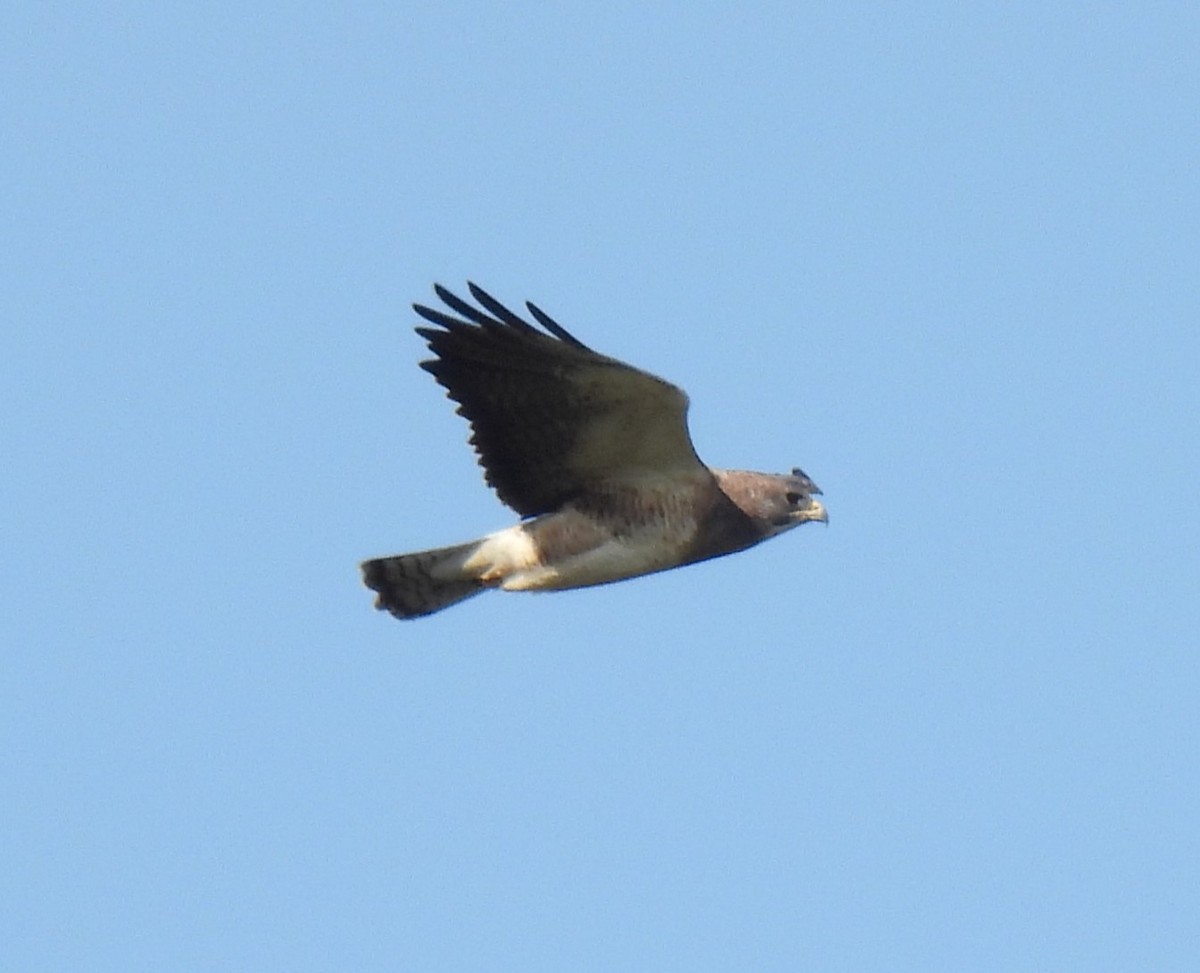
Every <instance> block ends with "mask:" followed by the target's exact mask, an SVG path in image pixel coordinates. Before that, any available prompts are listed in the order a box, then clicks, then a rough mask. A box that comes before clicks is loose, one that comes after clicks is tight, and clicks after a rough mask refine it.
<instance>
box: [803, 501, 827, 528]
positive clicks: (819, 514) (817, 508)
mask: <svg viewBox="0 0 1200 973" xmlns="http://www.w3.org/2000/svg"><path fill="white" fill-rule="evenodd" d="M810 520H819V521H820V522H821V523H823V524H828V523H829V511H828V510H826V509H825V504H823V503H821V501H820V500H813V501H812V502H811V503H809V505H808V509H807V510H805V511H804V513H803V514H802V515H801V520H800V522H801V523H805V524H806V523H808V522H809V521H810Z"/></svg>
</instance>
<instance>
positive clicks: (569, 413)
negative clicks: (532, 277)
mask: <svg viewBox="0 0 1200 973" xmlns="http://www.w3.org/2000/svg"><path fill="white" fill-rule="evenodd" d="M468 286H469V287H470V288H471V294H472V295H473V296H474V298H475V300H476V301H478V302H479V305H480V307H482V308H483V310H480V309H479V308H476V307H473V306H472V305H470V304H468V303H467V302H466V301H464V300H462V299H460V298H458V297H455V296H454V295H453V294H451V293H450V292H449V291H448V290H446V289H445V288H444V287H441V286H436V287H435V288H434V290H435V291H436V292H437V295H438V297H439V298H441V300H442V301H443V302H444V303H445V304H446V306H447V307H448V308H450V310H452V311H454V312H455V314H457V315H458V316H457V317H456V316H454V315H451V314H447V313H445V312H443V311H438V310H435V309H433V308H429V307H425V306H423V305H420V304H414V305H413V308H414V309H415V310H416V312H417V313H418V314H419V315H421V317H423V318H425V319H426V320H427V321H430V322H432V323H433V324H436V325H438V327H437V328H429V327H420V328H417V333H418V334H420V335H421V336H422V337H423V338H425V339H426V340H427V341H428V342H429V348H430V350H431V351H432V352H433V353H434V355H436V356H437V357H436V358H434V359H432V360H430V361H425V362H422V363H421V367H422V368H424V369H425V370H426V371H428V372H430V373H431V374H432V375H433V376H434V378H436V379H437V380H438V382H439V383H440V384H441V385H443V386H444V387H445V389H446V391H447V393H448V394H449V396H450V398H451V399H453V400H454V401H455V402H457V403H459V407H458V413H459V414H460V415H462V416H465V417H466V418H467V419H468V420H469V421H470V423H471V429H472V435H471V444H472V445H473V446H474V447H475V450H476V452H477V453H478V454H479V462H480V464H481V465H482V466H483V468H484V472H485V474H486V477H487V482H488V483H489V484H490V485H491V486H492V487H493V489H495V491H496V493H497V494H498V495H499V497H500V499H501V500H503V501H504V502H505V503H506V504H508V505H509V506H510V507H512V508H513V509H514V510H516V511H517V512H518V513H519V514H521V515H522V516H533V515H535V514H541V513H547V512H549V511H551V510H556V509H557V508H559V507H560V506H561V505H562V504H563V503H565V502H566V501H568V500H570V499H571V498H572V497H575V496H578V495H580V494H581V493H585V492H587V491H588V489H589V487H591V486H594V485H595V484H596V483H597V481H605V480H612V479H621V478H625V477H633V476H637V475H638V474H642V473H659V474H671V473H681V472H689V473H695V472H697V471H700V470H704V469H705V467H704V465H703V464H702V463H701V462H700V459H699V457H698V456H697V455H696V451H695V449H694V448H693V446H692V440H691V437H690V436H689V435H688V429H687V407H688V400H687V396H686V395H685V394H684V393H683V391H682V390H681V389H678V388H676V387H675V386H674V385H671V384H670V383H669V382H664V381H663V380H662V379H660V378H656V377H655V376H653V375H650V374H648V373H646V372H643V371H639V370H638V369H636V368H633V367H632V366H630V365H626V364H625V363H624V362H620V361H617V360H616V359H615V358H609V357H607V356H605V355H601V354H598V353H597V352H594V351H592V350H591V349H590V348H588V347H587V346H586V345H584V344H583V343H582V342H580V341H578V340H577V339H575V338H574V337H572V336H571V335H570V334H569V333H568V332H567V331H566V330H565V329H564V328H563V327H562V326H561V325H559V324H558V323H557V322H555V321H554V320H552V319H551V318H550V317H549V316H548V315H546V314H545V313H544V312H543V311H541V310H539V309H538V308H537V307H535V306H534V305H533V304H527V305H526V306H527V307H528V308H529V312H530V314H532V315H533V317H534V318H535V319H536V320H537V322H538V323H539V324H541V325H542V327H543V328H545V329H546V331H544V332H543V331H539V330H538V329H537V328H535V327H534V326H533V325H531V324H530V323H529V322H527V321H524V320H522V319H521V318H519V317H517V315H515V314H513V313H512V312H511V311H510V310H508V308H506V307H504V305H502V304H501V303H500V302H499V301H497V300H496V299H495V298H494V297H492V296H491V295H490V294H488V293H487V292H486V291H484V290H483V289H482V288H480V287H477V286H475V285H474V284H470V285H468Z"/></svg>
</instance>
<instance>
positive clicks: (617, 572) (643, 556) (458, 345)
mask: <svg viewBox="0 0 1200 973" xmlns="http://www.w3.org/2000/svg"><path fill="white" fill-rule="evenodd" d="M468 286H469V287H470V290H471V295H472V297H474V299H475V301H476V303H477V305H478V306H475V305H472V304H470V303H468V302H467V301H465V300H463V299H461V298H459V297H456V296H455V295H454V294H452V293H451V292H450V291H448V290H446V289H445V288H444V287H441V286H440V285H438V286H435V287H434V291H435V292H436V293H437V296H438V297H439V298H440V299H441V301H442V303H443V304H445V305H446V307H447V308H448V309H449V311H450V312H453V313H447V312H446V311H441V310H437V309H434V308H431V307H425V306H424V305H421V304H414V305H413V309H414V310H415V311H416V312H417V314H419V315H420V316H421V317H422V318H424V319H425V320H426V321H428V322H430V324H432V325H435V326H436V327H418V328H417V329H416V330H417V333H418V334H419V335H421V337H422V338H424V339H425V340H426V341H427V342H428V344H429V349H430V351H432V352H433V354H434V357H433V358H432V359H430V360H429V361H424V362H421V367H422V368H423V369H425V370H426V371H427V372H429V373H430V374H432V375H433V377H434V378H435V379H436V380H437V381H438V383H439V384H440V385H442V386H443V387H444V388H445V389H446V392H447V395H448V396H449V398H451V399H453V400H454V401H455V402H457V403H458V409H457V411H458V414H459V415H461V416H463V417H464V418H466V419H467V421H468V422H470V424H471V439H470V442H471V445H472V446H474V447H475V451H476V453H477V454H478V456H479V462H480V465H481V466H482V467H483V469H484V473H485V478H486V480H487V482H488V484H489V485H490V486H491V487H492V488H493V489H494V490H495V491H496V493H497V495H498V496H499V497H500V499H501V500H502V501H503V502H504V503H506V504H507V505H508V506H509V507H511V508H512V509H513V510H515V511H516V512H517V513H518V514H520V516H521V518H522V519H521V521H520V522H519V523H517V524H515V525H513V526H511V527H508V528H505V529H504V530H500V531H497V532H496V533H494V534H489V535H487V536H486V537H483V538H481V539H479V540H474V541H468V542H467V543H465V544H455V545H454V546H452V547H441V548H437V549H434V550H428V551H417V552H415V553H412V554H401V555H398V556H395V557H382V558H377V559H375V560H371V561H366V562H364V563H363V565H362V572H363V580H364V582H365V583H366V585H367V587H368V588H371V589H372V590H373V591H375V592H376V593H377V595H378V597H377V599H376V602H375V607H376V608H378V609H380V610H383V611H388V612H391V614H393V615H395V616H396V617H397V618H418V617H420V616H422V615H429V614H432V613H433V612H436V611H440V610H441V609H443V608H447V607H449V606H450V605H453V604H455V603H457V602H460V601H463V600H464V599H467V598H470V597H472V596H474V595H477V594H480V593H482V592H484V591H488V590H489V589H493V588H495V589H500V590H502V591H559V590H563V589H567V588H582V587H586V586H588V585H598V584H607V583H608V582H611V581H621V580H623V579H626V578H633V577H637V576H638V575H642V574H650V573H652V572H655V571H665V570H667V569H668V568H676V567H680V566H682V565H684V564H692V563H694V562H696V561H704V560H707V559H708V558H713V557H720V556H721V555H724V554H732V553H734V552H736V551H742V550H745V549H746V548H748V547H753V546H754V545H755V544H758V543H761V542H762V541H765V540H768V539H769V538H772V537H775V536H777V535H779V534H782V533H783V532H784V531H786V530H791V529H792V528H793V527H798V526H799V525H800V524H805V523H808V522H809V521H814V520H819V521H821V522H822V523H828V516H827V514H826V512H825V507H824V506H823V505H822V504H821V502H820V501H819V500H817V499H815V497H816V496H817V495H819V494H820V493H821V491H820V490H819V489H817V485H816V484H815V483H813V481H812V480H810V479H809V478H808V477H807V476H806V475H805V474H804V473H802V472H801V471H800V470H798V469H793V470H792V472H791V473H786V474H772V473H751V472H748V471H744V470H721V469H713V468H710V467H708V466H706V465H705V464H704V463H703V462H702V461H701V460H700V457H699V456H697V455H696V450H695V448H694V447H693V446H692V439H691V436H690V435H689V433H688V427H687V408H688V398H687V395H685V394H684V392H683V390H682V389H679V388H676V387H675V386H674V385H672V384H670V383H669V382H666V381H663V380H662V379H661V378H657V377H656V376H654V375H651V374H649V373H648V372H643V371H641V370H640V369H637V368H634V367H633V366H632V365H627V364H625V363H624V362H621V361H618V360H617V359H615V358H609V357H608V356H606V355H602V354H599V353H598V352H595V351H592V349H591V348H589V347H587V346H586V345H585V344H583V343H582V342H581V341H579V340H578V339H576V338H575V337H573V336H572V335H571V334H570V333H568V332H567V330H566V329H565V328H563V327H562V325H560V324H558V323H557V322H556V321H554V320H553V319H552V318H551V317H550V316H549V315H547V314H546V313H545V312H544V311H542V310H541V309H539V308H538V307H537V306H536V305H534V304H532V303H526V307H527V308H528V309H529V314H530V315H531V316H532V317H533V318H534V320H535V321H537V323H538V324H539V325H541V327H542V328H543V329H544V330H540V329H538V328H536V327H534V325H532V324H530V323H529V322H528V321H526V320H524V319H522V318H521V317H518V316H517V315H516V314H514V313H513V312H512V311H510V310H509V309H508V308H506V307H505V306H504V305H502V304H501V303H500V302H499V301H497V300H496V299H495V298H494V297H492V296H491V295H490V294H488V293H487V291H485V290H483V289H482V288H480V287H477V286H476V285H474V284H469V285H468Z"/></svg>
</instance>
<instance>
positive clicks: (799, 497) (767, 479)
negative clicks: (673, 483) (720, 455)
mask: <svg viewBox="0 0 1200 973" xmlns="http://www.w3.org/2000/svg"><path fill="white" fill-rule="evenodd" d="M713 472H714V473H718V471H716V470H714V471H713ZM717 481H718V482H719V483H720V485H721V489H722V490H723V491H724V492H725V493H726V494H727V495H728V496H729V498H730V499H731V500H733V502H734V503H736V504H737V505H738V506H739V507H741V508H742V510H743V511H744V512H745V513H747V514H749V515H750V516H751V517H753V518H754V519H755V520H756V521H758V523H759V525H760V526H761V528H762V530H763V535H764V539H766V538H767V537H774V536H775V535H776V534H782V533H783V532H784V531H785V530H791V529H792V528H793V527H799V526H800V525H801V524H806V523H808V522H809V521H810V520H819V521H820V522H821V523H823V524H827V523H829V514H828V513H826V511H825V505H824V504H822V503H821V501H819V500H816V499H814V497H817V496H820V494H821V490H820V488H819V487H818V486H817V485H816V484H815V483H813V481H812V480H810V479H809V478H808V476H807V475H806V474H805V473H804V472H803V471H802V470H800V469H793V470H792V472H791V473H790V474H786V473H785V474H782V475H780V474H774V473H748V472H744V471H742V470H721V471H719V473H718V475H717Z"/></svg>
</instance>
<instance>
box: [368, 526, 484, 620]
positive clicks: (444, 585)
mask: <svg viewBox="0 0 1200 973" xmlns="http://www.w3.org/2000/svg"><path fill="white" fill-rule="evenodd" d="M478 547H479V542H478V541H471V542H469V543H467V544H457V545H455V546H454V547H440V548H437V549H435V550H431V551H417V552H416V553H414V554H400V555H397V556H396V557H381V558H378V559H376V560H374V561H364V562H363V565H362V572H363V581H364V583H365V584H366V586H367V587H368V588H370V589H372V590H373V591H376V592H378V594H379V597H378V598H376V599H375V607H376V608H378V609H379V610H380V611H388V612H391V613H392V614H393V615H395V616H396V617H397V618H419V617H420V616H422V615H432V614H433V613H434V612H437V611H441V610H442V609H443V608H449V607H450V606H451V605H454V604H457V603H458V602H460V601H465V600H466V599H467V598H470V597H472V596H473V595H477V594H479V593H480V592H482V591H486V590H487V587H486V585H485V584H484V582H483V581H482V580H480V578H479V573H478V571H470V570H468V569H467V567H466V561H467V559H468V558H469V557H470V556H471V554H473V553H474V552H475V551H476V550H477V549H478Z"/></svg>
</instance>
